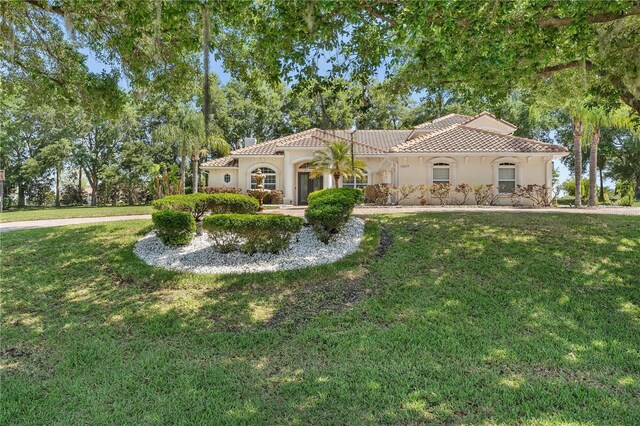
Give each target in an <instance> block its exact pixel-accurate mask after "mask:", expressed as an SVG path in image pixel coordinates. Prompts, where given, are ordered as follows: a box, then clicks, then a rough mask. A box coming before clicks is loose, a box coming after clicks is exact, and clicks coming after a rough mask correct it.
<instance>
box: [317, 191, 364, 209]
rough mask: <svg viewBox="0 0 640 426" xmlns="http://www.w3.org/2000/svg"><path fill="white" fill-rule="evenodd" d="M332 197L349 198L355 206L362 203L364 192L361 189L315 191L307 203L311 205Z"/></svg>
mask: <svg viewBox="0 0 640 426" xmlns="http://www.w3.org/2000/svg"><path fill="white" fill-rule="evenodd" d="M326 197H331V198H332V199H334V200H335V199H337V198H338V197H340V198H347V199H350V200H352V201H353V204H354V205H355V204H358V203H361V202H362V199H363V196H362V190H361V189H359V188H327V189H321V190H320V191H314V192H312V193H311V194H309V197H308V198H307V201H308V203H309V205H311V204H312V203H313V202H314V201H317V200H320V199H325V198H326Z"/></svg>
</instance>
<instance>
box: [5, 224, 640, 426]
mask: <svg viewBox="0 0 640 426" xmlns="http://www.w3.org/2000/svg"><path fill="white" fill-rule="evenodd" d="M149 224H150V222H149V221H126V222H116V223H109V224H99V225H84V226H74V227H66V228H48V229H37V230H29V231H20V232H11V233H7V234H2V236H1V237H0V238H1V243H2V256H1V257H0V260H1V267H2V274H1V280H2V281H1V282H2V292H3V294H2V303H3V308H2V324H1V328H0V333H1V335H2V340H1V351H0V353H1V354H2V370H1V374H2V377H1V378H0V379H1V380H2V387H1V391H2V398H1V400H0V407H1V410H0V424H78V423H84V424H87V423H92V424H93V423H98V424H100V423H114V424H125V423H129V424H141V423H143V424H174V423H183V424H186V423H191V424H220V423H228V424H238V423H251V424H283V423H287V424H290V423H295V424H362V423H367V424H381V423H387V424H388V423H392V424H415V423H446V424H475V425H493V424H504V425H512V424H532V425H550V424H569V425H577V424H588V425H600V424H607V425H622V424H625V425H638V424H640V404H639V403H638V401H639V398H640V218H638V217H631V216H603V215H598V216H595V215H570V214H535V213H533V214H529V213H477V212H476V213H428V214H419V215H388V216H380V217H377V218H374V219H371V220H370V221H369V222H368V225H367V231H366V238H365V241H364V243H363V246H362V248H361V250H360V251H359V252H358V253H356V254H354V255H352V256H350V257H348V258H347V259H345V260H343V261H341V262H339V263H337V264H334V265H328V266H323V267H317V268H312V269H308V270H303V271H297V272H296V271H290V272H283V273H268V274H255V275H240V276H222V277H220V276H194V275H190V274H178V273H173V272H168V271H164V270H160V269H156V268H151V267H148V266H146V265H144V264H143V263H142V262H141V261H139V260H138V259H137V258H136V257H135V256H134V255H133V254H132V251H131V249H132V246H133V244H134V242H135V241H136V240H137V239H138V238H140V236H141V235H143V234H144V233H145V232H147V231H148V230H149ZM380 229H382V230H383V234H382V238H381V239H382V240H383V241H385V242H386V243H388V242H389V240H390V241H391V245H389V246H388V247H387V248H386V251H385V250H380V248H379V244H378V242H379V239H380V238H379V235H380V234H379V230H380ZM389 237H390V238H389ZM384 246H385V247H386V246H387V244H385V245H384Z"/></svg>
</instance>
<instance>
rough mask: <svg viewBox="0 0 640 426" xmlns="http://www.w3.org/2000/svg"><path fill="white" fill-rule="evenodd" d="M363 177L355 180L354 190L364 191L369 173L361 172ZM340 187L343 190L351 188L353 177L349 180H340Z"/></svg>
mask: <svg viewBox="0 0 640 426" xmlns="http://www.w3.org/2000/svg"><path fill="white" fill-rule="evenodd" d="M363 173H364V175H363V176H362V177H361V178H356V188H360V189H364V187H365V186H367V185H369V172H367V171H366V170H363ZM342 187H343V188H353V176H351V177H349V178H346V179H345V178H342Z"/></svg>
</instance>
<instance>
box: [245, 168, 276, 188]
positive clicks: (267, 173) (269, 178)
mask: <svg viewBox="0 0 640 426" xmlns="http://www.w3.org/2000/svg"><path fill="white" fill-rule="evenodd" d="M258 170H260V172H262V175H263V176H264V181H262V186H263V187H264V189H276V182H277V181H276V172H275V171H274V170H273V169H270V168H269V167H258V168H257V169H254V170H253V171H252V172H251V189H256V179H255V174H256V173H258Z"/></svg>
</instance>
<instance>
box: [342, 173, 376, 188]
mask: <svg viewBox="0 0 640 426" xmlns="http://www.w3.org/2000/svg"><path fill="white" fill-rule="evenodd" d="M364 172H365V173H366V177H367V180H366V182H365V183H357V184H356V188H364V187H365V186H367V185H370V183H369V180H370V176H371V171H369V169H364ZM340 188H345V186H344V179H343V178H340ZM346 188H353V183H351V184H350V185H349V186H347V187H346Z"/></svg>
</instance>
